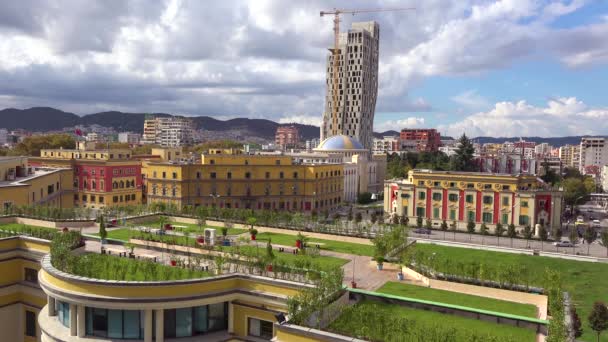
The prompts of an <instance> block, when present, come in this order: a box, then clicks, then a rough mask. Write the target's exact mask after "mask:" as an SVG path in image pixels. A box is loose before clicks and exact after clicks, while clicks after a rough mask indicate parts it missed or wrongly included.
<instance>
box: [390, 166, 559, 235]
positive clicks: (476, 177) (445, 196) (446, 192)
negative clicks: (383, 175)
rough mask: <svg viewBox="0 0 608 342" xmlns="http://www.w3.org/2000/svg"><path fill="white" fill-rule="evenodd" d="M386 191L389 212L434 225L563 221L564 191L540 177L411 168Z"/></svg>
mask: <svg viewBox="0 0 608 342" xmlns="http://www.w3.org/2000/svg"><path fill="white" fill-rule="evenodd" d="M384 194H385V195H384V210H385V212H386V213H390V214H391V215H397V216H406V217H408V218H409V219H410V222H416V218H417V217H422V218H423V219H430V220H431V222H432V224H433V225H434V227H435V228H437V227H439V225H440V224H441V222H442V221H443V220H446V221H447V222H448V223H449V224H450V223H452V222H456V224H457V227H458V228H459V229H461V230H464V229H465V228H466V225H467V223H468V222H469V221H472V222H475V223H476V224H477V225H479V224H481V223H485V224H486V225H487V226H488V228H490V229H491V230H493V229H494V228H495V227H496V224H497V223H501V224H503V226H504V225H508V224H511V223H513V224H514V225H515V226H516V227H517V228H523V227H524V226H526V225H530V226H531V227H535V225H536V224H544V225H545V226H546V227H560V226H561V214H562V199H563V195H562V192H561V191H557V190H552V189H550V188H549V187H548V186H547V185H546V184H544V183H542V181H540V180H539V179H538V178H537V177H535V176H529V175H518V176H513V175H507V174H485V173H476V172H450V171H430V170H411V171H410V172H409V173H408V178H407V179H394V180H387V181H386V182H385V185H384Z"/></svg>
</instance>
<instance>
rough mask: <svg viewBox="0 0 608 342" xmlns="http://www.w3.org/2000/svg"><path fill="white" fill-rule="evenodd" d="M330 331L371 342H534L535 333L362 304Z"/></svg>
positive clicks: (462, 318)
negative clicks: (496, 341) (494, 341)
mask: <svg viewBox="0 0 608 342" xmlns="http://www.w3.org/2000/svg"><path fill="white" fill-rule="evenodd" d="M329 330H331V331H334V332H337V333H340V334H344V335H349V336H354V337H357V338H362V339H365V340H370V341H374V342H375V341H386V342H398V341H399V342H400V341H425V342H427V341H428V342H438V341H442V342H443V341H473V340H475V341H492V340H499V341H517V342H520V341H534V340H535V333H534V331H533V330H530V329H524V328H517V327H513V326H509V325H504V324H497V323H492V322H485V321H479V320H476V319H471V318H465V317H460V316H456V315H450V314H442V313H438V312H433V311H426V310H418V309H411V308H407V307H402V306H399V305H391V304H383V303H382V304H381V303H376V302H371V301H362V302H360V303H359V304H356V305H355V306H354V307H353V308H352V309H347V310H346V311H345V312H344V313H343V314H342V315H340V316H339V317H338V318H337V319H336V320H335V321H334V322H332V324H331V325H330V326H329Z"/></svg>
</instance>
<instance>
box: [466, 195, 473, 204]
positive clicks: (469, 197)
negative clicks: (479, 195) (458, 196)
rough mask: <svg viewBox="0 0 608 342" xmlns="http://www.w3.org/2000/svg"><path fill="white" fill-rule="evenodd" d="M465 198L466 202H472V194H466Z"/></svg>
mask: <svg viewBox="0 0 608 342" xmlns="http://www.w3.org/2000/svg"><path fill="white" fill-rule="evenodd" d="M465 200H466V201H467V203H473V195H466V197H465Z"/></svg>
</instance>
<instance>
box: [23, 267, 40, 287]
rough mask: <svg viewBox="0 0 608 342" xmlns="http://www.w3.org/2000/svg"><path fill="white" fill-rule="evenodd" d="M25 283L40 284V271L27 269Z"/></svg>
mask: <svg viewBox="0 0 608 342" xmlns="http://www.w3.org/2000/svg"><path fill="white" fill-rule="evenodd" d="M25 281H27V282H29V283H34V284H38V271H37V270H35V269H33V268H29V267H25Z"/></svg>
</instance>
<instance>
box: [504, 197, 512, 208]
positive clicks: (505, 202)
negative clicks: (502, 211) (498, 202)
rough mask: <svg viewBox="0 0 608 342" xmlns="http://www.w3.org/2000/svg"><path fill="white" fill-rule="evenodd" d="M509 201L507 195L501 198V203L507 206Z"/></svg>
mask: <svg viewBox="0 0 608 342" xmlns="http://www.w3.org/2000/svg"><path fill="white" fill-rule="evenodd" d="M509 203H510V201H509V197H503V198H502V205H504V206H507V205H509Z"/></svg>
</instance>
